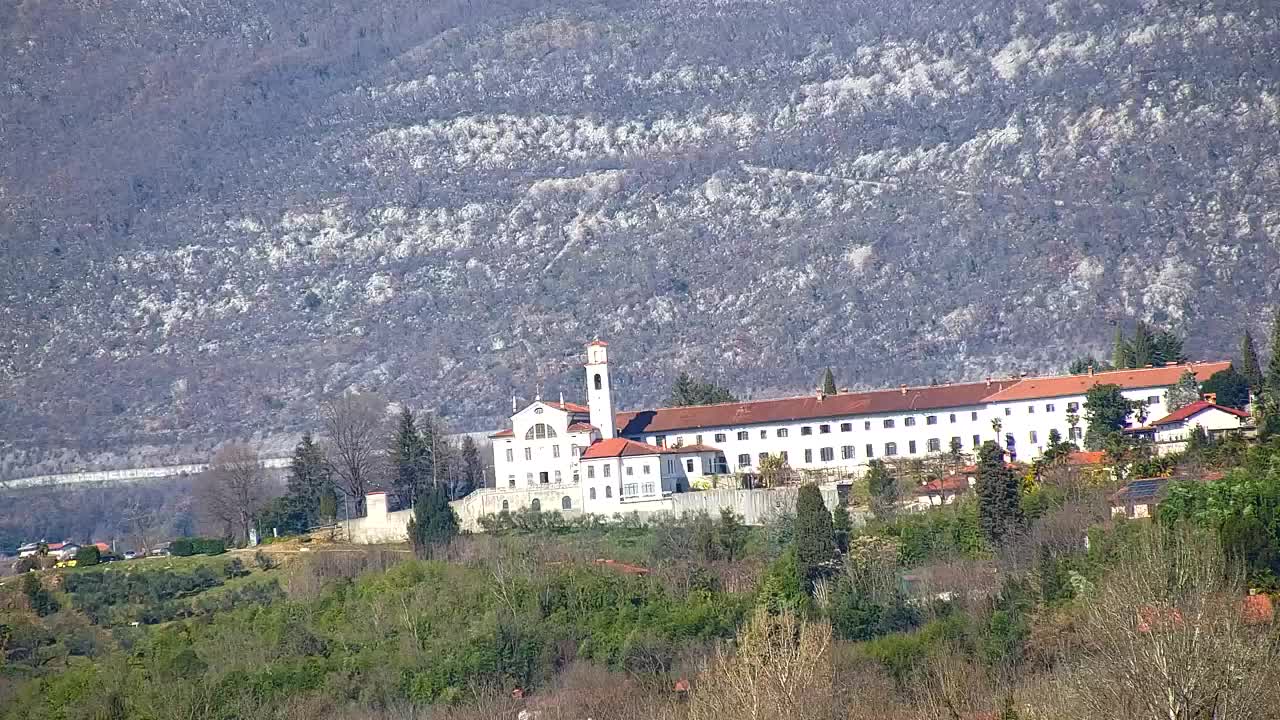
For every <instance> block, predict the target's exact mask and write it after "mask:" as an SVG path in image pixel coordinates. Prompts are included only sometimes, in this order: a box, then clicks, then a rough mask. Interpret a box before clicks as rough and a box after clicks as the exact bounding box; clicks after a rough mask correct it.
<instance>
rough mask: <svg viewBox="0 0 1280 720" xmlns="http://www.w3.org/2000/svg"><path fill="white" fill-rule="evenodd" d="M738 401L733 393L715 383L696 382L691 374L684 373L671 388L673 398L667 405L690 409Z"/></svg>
mask: <svg viewBox="0 0 1280 720" xmlns="http://www.w3.org/2000/svg"><path fill="white" fill-rule="evenodd" d="M737 401H738V399H737V398H735V397H734V396H733V393H731V392H729V391H728V390H726V389H725V388H722V387H720V386H719V385H716V384H715V383H710V382H701V381H699V380H695V379H694V378H693V377H692V376H690V375H689V373H685V372H682V373H680V375H679V376H677V377H676V381H675V383H673V384H672V386H671V396H670V397H669V398H668V399H667V404H668V405H670V406H671V407H688V406H691V405H715V404H717V403H731V402H737Z"/></svg>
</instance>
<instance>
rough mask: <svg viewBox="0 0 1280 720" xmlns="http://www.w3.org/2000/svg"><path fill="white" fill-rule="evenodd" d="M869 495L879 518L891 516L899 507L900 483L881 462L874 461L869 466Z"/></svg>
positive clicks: (872, 506) (872, 507) (872, 509)
mask: <svg viewBox="0 0 1280 720" xmlns="http://www.w3.org/2000/svg"><path fill="white" fill-rule="evenodd" d="M867 495H868V496H869V497H870V498H871V511H872V512H873V513H875V515H876V517H878V518H881V519H884V518H887V517H889V516H891V515H892V514H893V511H894V509H895V508H896V507H897V503H898V481H897V479H896V478H894V477H893V474H892V473H890V472H889V469H888V468H887V467H885V464H884V462H883V461H881V460H872V461H871V463H870V464H869V465H868V466H867Z"/></svg>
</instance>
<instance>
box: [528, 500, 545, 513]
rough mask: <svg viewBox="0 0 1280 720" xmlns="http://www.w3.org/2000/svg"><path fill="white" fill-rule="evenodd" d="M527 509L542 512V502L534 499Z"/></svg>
mask: <svg viewBox="0 0 1280 720" xmlns="http://www.w3.org/2000/svg"><path fill="white" fill-rule="evenodd" d="M529 507H530V508H533V511H534V512H542V501H541V500H539V499H538V498H534V499H533V502H531V503H529Z"/></svg>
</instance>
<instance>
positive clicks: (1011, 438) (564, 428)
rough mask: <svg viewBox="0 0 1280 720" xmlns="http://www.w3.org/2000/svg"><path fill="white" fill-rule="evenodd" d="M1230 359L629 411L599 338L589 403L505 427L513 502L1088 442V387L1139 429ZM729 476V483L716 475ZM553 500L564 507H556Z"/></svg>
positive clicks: (587, 370)
mask: <svg viewBox="0 0 1280 720" xmlns="http://www.w3.org/2000/svg"><path fill="white" fill-rule="evenodd" d="M1229 367H1230V363H1229V362H1209V363H1186V364H1169V365H1165V366H1160V367H1149V368H1139V369H1134V370H1119V371H1111V372H1101V373H1088V374H1084V375H1066V376H1049V377H1030V378H1029V377H1017V378H1011V379H1003V380H991V379H988V380H985V381H982V382H971V383H954V384H947V385H934V386H923V387H909V386H906V385H903V386H900V387H898V388H894V389H888V390H873V391H868V392H841V393H837V394H835V395H824V394H822V393H821V392H818V393H815V394H813V395H807V396H801V397H790V398H778V399H770V400H757V401H748V402H737V403H725V404H719V405H705V406H696V407H680V408H658V409H653V410H639V411H624V412H616V411H615V409H614V404H613V394H612V388H611V385H610V376H609V348H608V345H607V344H606V343H604V342H602V341H598V340H597V341H594V342H592V343H591V344H589V345H588V346H587V352H586V362H585V363H584V375H585V386H586V387H585V394H586V398H587V404H586V405H578V404H575V403H572V402H566V401H565V400H564V399H563V398H561V399H559V400H558V401H554V402H549V401H544V400H542V399H541V398H540V397H539V398H535V400H534V401H533V402H532V403H530V404H529V405H528V406H526V407H525V408H523V409H521V410H519V411H515V408H514V407H513V411H514V412H513V415H512V417H511V426H510V427H509V428H508V429H505V430H502V431H499V432H497V433H494V434H493V435H492V440H493V451H494V468H495V477H496V483H497V487H496V490H499V491H507V492H509V493H511V498H510V499H508V500H504V501H503V504H502V507H503V509H508V510H511V511H514V510H517V509H519V508H520V507H525V506H526V505H525V504H524V503H523V502H522V501H521V499H520V497H521V493H522V492H523V493H539V494H545V493H546V492H549V491H557V492H561V495H560V497H561V503H560V509H562V510H574V511H578V510H582V511H586V512H592V513H598V514H602V515H612V514H614V513H618V512H629V511H631V510H637V511H641V512H643V511H647V510H655V511H657V510H661V509H662V507H663V506H664V500H667V499H669V498H670V497H671V496H673V495H675V494H679V493H684V492H689V491H691V490H693V489H695V488H696V487H700V486H707V485H713V484H718V485H720V486H726V485H727V484H729V483H731V481H730V480H729V478H728V477H726V476H730V475H734V474H737V473H755V472H758V471H759V470H760V466H761V462H762V461H764V460H765V459H766V458H768V457H770V456H779V457H781V458H782V460H783V461H784V462H785V463H786V464H787V465H788V466H790V467H791V468H793V469H797V470H801V469H809V470H821V471H838V472H848V473H851V474H856V473H860V472H861V471H862V470H864V469H865V467H866V466H867V464H868V463H869V462H870V461H871V460H875V459H881V460H884V461H886V462H890V463H892V462H897V461H901V460H904V459H911V458H923V457H926V456H929V455H936V454H940V453H946V452H950V451H952V450H953V449H959V450H961V451H964V452H973V451H975V450H976V449H977V448H978V447H980V446H981V445H982V443H984V442H986V441H988V440H993V441H995V442H997V443H998V444H999V445H1000V446H1001V447H1002V448H1004V449H1005V450H1006V452H1008V453H1009V454H1010V455H1011V456H1012V457H1014V458H1015V459H1018V460H1031V459H1034V458H1035V457H1036V456H1037V455H1039V454H1040V453H1041V452H1043V451H1044V450H1045V449H1046V448H1047V446H1048V443H1049V436H1050V432H1051V431H1054V430H1056V431H1057V432H1058V433H1059V435H1060V436H1061V437H1062V438H1063V439H1073V440H1075V441H1077V444H1079V442H1080V440H1081V439H1082V438H1083V437H1084V434H1085V432H1086V431H1087V430H1088V420H1087V418H1086V417H1085V411H1084V402H1085V393H1086V392H1088V390H1089V389H1090V388H1091V387H1093V386H1094V385H1099V384H1114V385H1118V386H1119V387H1120V388H1121V392H1122V393H1123V395H1124V396H1125V397H1127V398H1129V399H1131V400H1136V401H1139V402H1140V403H1142V404H1143V409H1142V410H1140V411H1139V413H1138V417H1137V419H1138V421H1139V426H1145V425H1146V423H1147V421H1148V420H1149V419H1150V420H1154V419H1157V418H1164V417H1165V416H1166V415H1168V410H1167V404H1166V396H1167V393H1168V389H1169V388H1170V387H1171V386H1173V385H1174V384H1176V383H1177V381H1178V379H1179V378H1180V377H1181V376H1182V375H1183V373H1185V372H1191V373H1192V374H1193V375H1194V376H1195V377H1196V378H1197V379H1198V380H1199V381H1201V382H1203V381H1204V380H1206V379H1208V377H1209V376H1210V375H1212V374H1213V373H1215V372H1218V371H1220V370H1225V369H1227V368H1229ZM716 478H724V480H725V483H717V482H714V481H715V479H716ZM545 509H551V508H545Z"/></svg>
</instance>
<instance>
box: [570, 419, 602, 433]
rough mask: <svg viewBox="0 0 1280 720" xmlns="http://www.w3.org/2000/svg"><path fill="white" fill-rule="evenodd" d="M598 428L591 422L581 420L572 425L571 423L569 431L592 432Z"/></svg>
mask: <svg viewBox="0 0 1280 720" xmlns="http://www.w3.org/2000/svg"><path fill="white" fill-rule="evenodd" d="M596 429H597V428H596V426H595V425H592V424H591V423H581V422H580V423H574V424H572V425H570V426H569V432H571V433H577V432H591V431H592V430H596Z"/></svg>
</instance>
